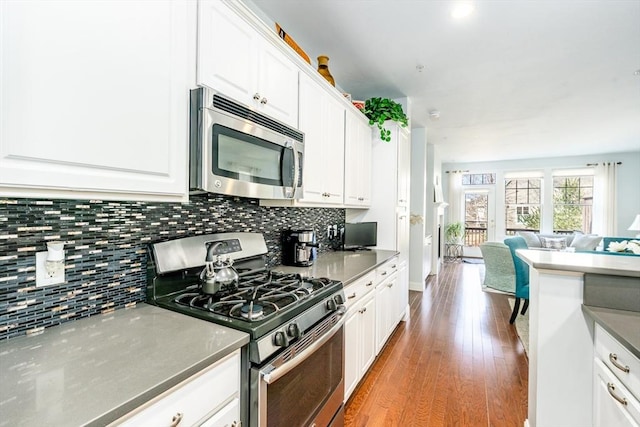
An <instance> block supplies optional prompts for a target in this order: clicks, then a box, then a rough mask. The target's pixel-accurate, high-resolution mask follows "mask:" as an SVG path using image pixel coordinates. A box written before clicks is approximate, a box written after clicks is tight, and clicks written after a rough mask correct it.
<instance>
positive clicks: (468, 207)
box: [463, 188, 496, 258]
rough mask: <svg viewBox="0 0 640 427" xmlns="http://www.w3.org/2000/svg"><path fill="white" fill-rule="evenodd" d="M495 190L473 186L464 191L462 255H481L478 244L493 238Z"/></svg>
mask: <svg viewBox="0 0 640 427" xmlns="http://www.w3.org/2000/svg"><path fill="white" fill-rule="evenodd" d="M494 200H495V192H494V190H493V188H474V189H473V190H465V192H464V228H465V238H464V248H463V253H464V256H468V257H478V258H479V257H481V256H482V254H481V252H480V244H482V243H484V242H487V241H493V240H494V239H495V225H496V221H495V209H494V206H495V202H494Z"/></svg>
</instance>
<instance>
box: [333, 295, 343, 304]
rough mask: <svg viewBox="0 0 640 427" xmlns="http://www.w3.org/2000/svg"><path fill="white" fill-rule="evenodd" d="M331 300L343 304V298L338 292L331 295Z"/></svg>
mask: <svg viewBox="0 0 640 427" xmlns="http://www.w3.org/2000/svg"><path fill="white" fill-rule="evenodd" d="M333 300H334V301H335V302H336V304H338V305H340V304H344V298H342V295H341V294H338V295H336V296H334V297H333Z"/></svg>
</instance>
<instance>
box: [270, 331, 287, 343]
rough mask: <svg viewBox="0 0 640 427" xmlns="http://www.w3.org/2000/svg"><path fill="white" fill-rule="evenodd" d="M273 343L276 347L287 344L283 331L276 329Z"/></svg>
mask: <svg viewBox="0 0 640 427" xmlns="http://www.w3.org/2000/svg"><path fill="white" fill-rule="evenodd" d="M273 343H274V344H275V345H277V346H278V347H287V346H288V345H289V338H287V335H286V334H285V333H284V332H282V331H278V332H276V334H275V335H274V336H273Z"/></svg>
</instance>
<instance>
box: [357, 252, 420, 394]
mask: <svg viewBox="0 0 640 427" xmlns="http://www.w3.org/2000/svg"><path fill="white" fill-rule="evenodd" d="M408 271H409V270H408V268H407V266H406V263H405V264H404V265H403V264H400V263H399V258H398V257H393V258H392V259H391V260H389V261H387V262H386V263H384V264H382V265H381V266H379V267H378V268H376V269H375V270H374V271H371V272H369V273H368V274H367V275H365V276H363V277H361V278H360V279H358V280H357V281H356V282H354V283H352V284H350V285H348V286H347V287H345V290H344V293H345V296H346V298H347V300H346V303H345V305H346V306H347V310H348V314H347V319H346V321H345V326H344V331H345V336H344V341H345V368H344V390H345V392H344V395H345V401H346V400H347V399H348V398H349V396H351V394H352V393H353V391H354V390H355V388H356V387H357V385H358V383H359V382H360V380H361V379H362V378H363V377H364V376H365V375H366V373H367V371H368V370H369V368H370V367H371V365H372V364H373V362H374V360H375V358H376V356H377V355H378V354H379V353H380V351H381V350H382V348H383V347H384V345H385V343H386V342H387V340H388V339H389V337H390V336H391V334H392V333H393V331H394V330H395V328H396V326H397V325H398V323H399V322H400V320H401V319H402V317H403V316H404V314H405V308H406V306H407V300H408V292H409V291H408V288H407V287H406V286H405V287H403V286H401V285H400V277H402V276H403V275H406V276H407V277H408ZM407 283H408V282H407Z"/></svg>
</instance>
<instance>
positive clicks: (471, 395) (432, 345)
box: [345, 262, 528, 427]
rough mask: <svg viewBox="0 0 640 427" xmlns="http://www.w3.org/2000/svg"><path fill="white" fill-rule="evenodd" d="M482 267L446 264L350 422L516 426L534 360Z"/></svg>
mask: <svg viewBox="0 0 640 427" xmlns="http://www.w3.org/2000/svg"><path fill="white" fill-rule="evenodd" d="M480 268H482V266H479V265H477V264H465V263H461V262H458V263H451V264H445V266H444V268H443V269H442V270H441V272H440V274H439V275H438V276H431V277H430V278H429V280H428V282H427V288H426V290H425V292H413V291H412V292H410V295H409V303H410V305H411V319H410V320H409V321H408V322H401V323H400V325H399V326H398V328H397V329H396V331H395V333H394V334H393V336H392V337H391V338H390V339H389V342H388V343H387V345H386V346H385V348H384V349H383V351H382V352H381V353H380V355H379V356H378V359H377V360H376V362H375V363H374V365H373V366H372V368H371V369H370V370H369V373H368V374H367V376H366V377H365V378H364V379H363V380H362V381H361V383H360V386H359V387H358V388H357V389H356V391H355V392H354V394H353V395H352V396H351V398H350V399H349V402H347V406H346V415H345V419H346V420H345V421H346V422H345V425H346V426H347V427H361V426H367V427H372V426H385V427H389V426H420V427H427V426H509V427H521V426H523V423H524V420H525V419H526V418H527V379H528V360H527V357H526V355H525V353H524V348H523V347H522V343H521V342H520V341H519V339H518V337H517V335H516V332H515V328H514V327H513V326H511V325H509V315H510V314H511V309H510V307H509V303H508V301H507V297H506V296H505V295H502V294H495V293H489V292H483V291H482V290H481V285H480V272H479V269H480Z"/></svg>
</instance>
